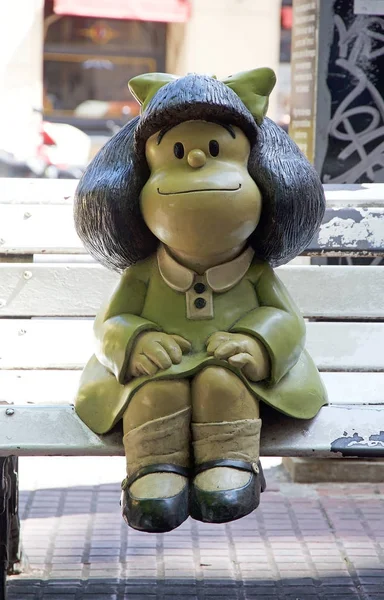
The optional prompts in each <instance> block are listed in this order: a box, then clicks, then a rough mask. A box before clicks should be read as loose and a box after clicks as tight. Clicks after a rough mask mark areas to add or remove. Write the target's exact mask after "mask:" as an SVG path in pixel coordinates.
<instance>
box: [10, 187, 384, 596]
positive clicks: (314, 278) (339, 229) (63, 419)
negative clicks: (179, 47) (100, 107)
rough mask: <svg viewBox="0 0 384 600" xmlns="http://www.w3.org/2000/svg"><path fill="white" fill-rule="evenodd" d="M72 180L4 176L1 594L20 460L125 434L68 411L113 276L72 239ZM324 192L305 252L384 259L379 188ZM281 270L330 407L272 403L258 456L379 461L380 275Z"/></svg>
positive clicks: (372, 270)
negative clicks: (298, 415) (301, 415)
mask: <svg viewBox="0 0 384 600" xmlns="http://www.w3.org/2000/svg"><path fill="white" fill-rule="evenodd" d="M75 187H76V182H74V181H71V180H67V181H66V180H36V181H33V180H15V179H12V180H7V179H4V180H0V190H1V200H0V270H1V274H0V457H3V458H0V477H1V483H2V485H1V487H0V581H1V583H0V600H3V599H4V598H5V572H6V568H7V565H8V567H12V565H14V564H16V563H17V561H18V560H19V556H18V526H17V525H18V520H17V502H16V501H15V498H16V496H15V494H16V490H17V461H16V458H15V457H16V456H30V455H68V456H69V455H116V454H123V447H122V443H121V432H120V431H119V429H118V428H117V430H116V431H113V432H112V433H110V434H107V435H105V436H99V435H96V434H94V433H93V432H92V431H90V430H89V429H88V428H87V427H86V426H85V425H84V424H83V423H82V421H81V420H80V419H79V418H78V417H77V415H76V413H75V411H74V407H73V405H72V401H73V397H74V394H75V391H76V388H77V384H78V380H79V376H80V373H81V369H82V367H83V365H84V363H85V361H86V360H87V359H88V358H89V356H90V355H91V354H92V353H93V342H92V322H93V318H94V316H95V313H96V311H97V310H98V308H99V306H100V305H101V303H102V301H103V299H104V298H106V297H108V295H109V294H110V292H111V290H112V288H113V286H114V285H115V284H116V282H117V279H118V276H117V275H116V274H114V273H112V272H109V271H107V270H106V269H105V268H103V267H101V266H100V265H98V264H97V263H95V262H94V261H93V260H92V259H91V258H90V257H89V256H88V255H87V254H86V253H85V250H84V248H83V247H82V245H81V242H80V241H79V239H78V238H77V236H76V233H75V231H74V227H73V218H72V197H73V193H74V190H75ZM326 195H327V212H326V215H325V218H324V222H323V225H322V227H321V229H320V232H319V234H318V235H317V236H316V237H315V239H314V240H313V241H312V243H311V245H310V247H309V248H308V250H307V252H306V254H307V255H308V256H316V257H327V256H336V257H343V256H348V257H351V256H364V257H372V258H373V259H374V258H376V259H380V258H381V257H383V255H384V185H381V184H376V185H356V186H351V185H348V186H332V187H331V186H326ZM278 274H279V276H280V277H281V279H282V280H283V282H284V283H285V285H286V286H287V288H288V289H289V291H290V292H291V294H292V296H293V297H294V298H295V300H296V302H297V304H298V306H299V308H300V309H301V311H302V313H303V315H304V316H305V317H306V319H307V320H308V323H307V348H308V350H309V351H310V353H311V355H312V356H313V358H314V359H315V361H316V364H317V366H318V368H319V369H320V371H321V372H322V375H323V378H324V382H325V384H326V387H327V389H328V393H329V405H328V406H326V407H324V408H322V409H321V411H320V413H319V414H318V415H317V417H316V418H314V419H312V420H310V421H300V420H295V419H292V418H289V417H284V416H283V415H279V414H277V413H276V412H273V411H271V410H267V409H265V410H264V413H263V415H262V416H263V421H264V425H263V436H262V446H261V451H262V455H263V456H315V457H322V458H329V457H342V456H343V457H352V456H353V457H365V458H367V457H371V458H375V457H376V458H377V457H384V392H383V389H384V353H383V347H384V322H383V320H384V302H383V297H384V269H383V268H382V267H381V266H374V265H373V266H368V267H367V266H329V265H322V266H313V265H309V264H308V265H298V264H294V265H292V264H291V265H288V266H284V267H280V268H279V269H278ZM6 457H8V458H6ZM122 475H123V474H122ZM11 539H12V543H11ZM7 548H8V550H7ZM1 562H2V563H3V567H2V566H1ZM1 578H2V579H1Z"/></svg>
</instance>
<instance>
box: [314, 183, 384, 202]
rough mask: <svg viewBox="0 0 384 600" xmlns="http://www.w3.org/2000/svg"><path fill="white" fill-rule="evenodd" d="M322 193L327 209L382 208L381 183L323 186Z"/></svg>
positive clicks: (382, 192) (383, 194)
mask: <svg viewBox="0 0 384 600" xmlns="http://www.w3.org/2000/svg"><path fill="white" fill-rule="evenodd" d="M324 192H325V197H326V200H327V206H328V207H335V208H342V207H347V206H353V207H357V206H361V207H375V208H380V207H381V206H382V207H384V184H383V183H361V184H345V183H342V184H325V185H324Z"/></svg>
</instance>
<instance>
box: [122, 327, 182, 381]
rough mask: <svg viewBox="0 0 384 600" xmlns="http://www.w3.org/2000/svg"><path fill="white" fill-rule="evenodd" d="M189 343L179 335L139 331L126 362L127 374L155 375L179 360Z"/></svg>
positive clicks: (133, 375) (134, 375) (131, 375)
mask: <svg viewBox="0 0 384 600" xmlns="http://www.w3.org/2000/svg"><path fill="white" fill-rule="evenodd" d="M190 349H191V344H190V342H188V341H187V340H185V339H184V338H182V337H181V336H179V335H168V334H167V333H161V332H158V331H146V332H144V333H141V334H140V335H139V336H138V338H137V340H136V342H135V345H134V347H133V350H132V352H131V356H130V359H129V364H128V375H129V376H130V377H140V376H141V375H155V374H156V373H157V371H159V370H160V371H163V370H165V369H168V368H169V367H170V366H171V365H172V364H174V365H177V364H179V363H180V362H181V359H182V355H183V354H185V353H187V352H189V351H190Z"/></svg>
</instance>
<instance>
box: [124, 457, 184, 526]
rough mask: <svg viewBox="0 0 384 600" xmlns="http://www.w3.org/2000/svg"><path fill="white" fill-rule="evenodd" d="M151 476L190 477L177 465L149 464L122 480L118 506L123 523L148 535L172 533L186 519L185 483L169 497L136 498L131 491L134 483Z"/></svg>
mask: <svg viewBox="0 0 384 600" xmlns="http://www.w3.org/2000/svg"><path fill="white" fill-rule="evenodd" d="M150 473H176V474H177V475H182V476H183V477H189V474H190V473H189V469H186V468H185V467H179V466H177V465H168V464H157V465H148V466H147V467H143V468H141V469H139V470H138V471H136V473H133V475H131V476H130V477H128V478H127V479H124V481H123V483H122V485H121V487H122V489H123V493H122V498H121V505H122V512H123V519H124V521H125V522H126V523H127V524H128V525H129V526H130V527H132V528H133V529H137V530H138V531H146V532H148V533H164V532H166V531H172V529H175V528H176V527H178V526H179V525H181V524H182V523H183V522H184V521H185V520H186V519H187V518H188V516H189V515H188V512H189V511H188V483H187V484H186V485H185V487H184V488H183V489H182V490H181V492H179V493H178V494H176V496H171V497H170V498H136V497H135V496H133V495H132V494H131V492H130V486H131V485H132V483H133V482H134V481H136V480H137V479H139V478H140V477H144V475H148V474H150Z"/></svg>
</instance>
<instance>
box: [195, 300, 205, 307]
mask: <svg viewBox="0 0 384 600" xmlns="http://www.w3.org/2000/svg"><path fill="white" fill-rule="evenodd" d="M206 304H207V303H206V301H205V300H204V298H196V300H195V301H194V305H195V306H196V308H204V306H205V305H206Z"/></svg>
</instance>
